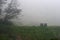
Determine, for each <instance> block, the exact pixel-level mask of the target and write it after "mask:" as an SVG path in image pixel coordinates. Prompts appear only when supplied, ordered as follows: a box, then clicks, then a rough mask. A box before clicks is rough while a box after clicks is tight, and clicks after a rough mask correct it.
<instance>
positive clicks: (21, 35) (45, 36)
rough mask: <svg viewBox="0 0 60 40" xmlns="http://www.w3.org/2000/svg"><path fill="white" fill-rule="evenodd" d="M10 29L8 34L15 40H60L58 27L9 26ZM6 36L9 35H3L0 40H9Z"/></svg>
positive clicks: (59, 28)
mask: <svg viewBox="0 0 60 40" xmlns="http://www.w3.org/2000/svg"><path fill="white" fill-rule="evenodd" d="M5 27H6V26H5ZM11 28H12V30H11V31H10V32H12V35H14V36H13V38H15V39H17V40H60V27H53V26H51V27H41V26H31V27H30V26H11ZM5 30H6V29H5ZM8 35H9V33H7V34H6V33H5V35H4V33H3V35H2V36H1V35H0V40H9V37H8ZM15 39H13V40H15Z"/></svg>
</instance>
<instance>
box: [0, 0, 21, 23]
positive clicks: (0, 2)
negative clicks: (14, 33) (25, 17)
mask: <svg viewBox="0 0 60 40" xmlns="http://www.w3.org/2000/svg"><path fill="white" fill-rule="evenodd" d="M6 1H7V0H0V23H5V24H6V23H7V24H8V23H10V19H13V18H14V17H17V15H18V14H19V13H20V12H21V9H19V8H18V7H17V2H16V1H17V0H11V2H10V3H8V4H7V6H6V7H5V9H3V7H4V5H5V4H6Z"/></svg>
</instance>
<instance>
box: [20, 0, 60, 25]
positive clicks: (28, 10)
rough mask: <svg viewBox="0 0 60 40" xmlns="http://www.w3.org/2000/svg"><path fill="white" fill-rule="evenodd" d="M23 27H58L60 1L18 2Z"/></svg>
mask: <svg viewBox="0 0 60 40" xmlns="http://www.w3.org/2000/svg"><path fill="white" fill-rule="evenodd" d="M19 2H20V6H21V9H22V14H23V16H22V18H21V20H22V23H23V24H24V25H39V24H40V23H48V25H60V0H19Z"/></svg>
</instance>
